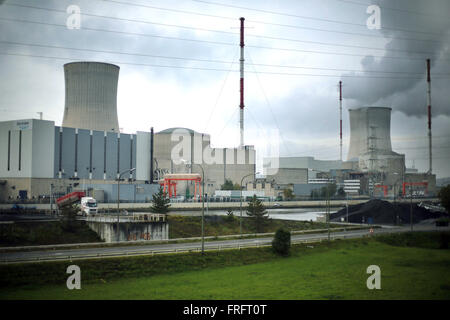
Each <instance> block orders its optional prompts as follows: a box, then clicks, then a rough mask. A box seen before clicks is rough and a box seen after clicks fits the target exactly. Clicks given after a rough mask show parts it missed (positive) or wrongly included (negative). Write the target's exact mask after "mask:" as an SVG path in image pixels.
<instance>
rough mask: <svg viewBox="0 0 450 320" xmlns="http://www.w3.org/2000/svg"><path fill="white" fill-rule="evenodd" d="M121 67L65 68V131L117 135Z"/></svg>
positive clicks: (70, 65) (79, 64) (74, 65)
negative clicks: (75, 130)
mask: <svg viewBox="0 0 450 320" xmlns="http://www.w3.org/2000/svg"><path fill="white" fill-rule="evenodd" d="M119 69H120V68H119V67H118V66H116V65H113V64H108V63H101V62H72V63H67V64H65V65H64V77H65V85H66V101H65V108H64V118H63V124H62V126H63V127H71V128H79V129H88V130H100V131H116V132H119V121H118V118H117V84H118V80H119Z"/></svg>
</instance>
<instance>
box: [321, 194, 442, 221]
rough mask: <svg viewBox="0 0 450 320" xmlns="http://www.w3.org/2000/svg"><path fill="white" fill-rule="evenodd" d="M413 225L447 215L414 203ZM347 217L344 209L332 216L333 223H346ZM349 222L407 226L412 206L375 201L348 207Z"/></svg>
mask: <svg viewBox="0 0 450 320" xmlns="http://www.w3.org/2000/svg"><path fill="white" fill-rule="evenodd" d="M412 206H413V223H418V222H420V221H423V220H428V219H437V218H439V217H442V216H447V214H446V213H442V212H432V211H429V210H427V209H425V208H422V207H419V206H417V204H414V203H413V205H412ZM346 216H347V209H346V208H343V209H341V210H339V211H338V212H335V213H333V214H331V216H330V219H331V221H336V222H340V221H341V218H344V221H345V219H346ZM348 220H349V222H354V223H368V222H372V223H375V224H392V225H394V224H397V223H398V224H407V223H409V222H410V204H409V203H395V204H393V203H390V202H388V201H384V200H379V199H374V200H370V201H368V202H365V203H361V204H357V205H351V206H348Z"/></svg>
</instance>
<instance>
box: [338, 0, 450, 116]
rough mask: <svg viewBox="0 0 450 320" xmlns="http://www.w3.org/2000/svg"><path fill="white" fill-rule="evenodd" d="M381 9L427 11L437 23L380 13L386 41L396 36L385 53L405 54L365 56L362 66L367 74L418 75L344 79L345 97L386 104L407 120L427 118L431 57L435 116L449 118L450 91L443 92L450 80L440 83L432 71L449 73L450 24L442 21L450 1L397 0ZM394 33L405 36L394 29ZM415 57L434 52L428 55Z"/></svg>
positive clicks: (382, 3)
mask: <svg viewBox="0 0 450 320" xmlns="http://www.w3.org/2000/svg"><path fill="white" fill-rule="evenodd" d="M378 4H379V5H380V7H381V8H383V6H385V7H391V8H392V7H393V6H394V5H397V6H396V8H400V9H401V10H408V11H415V12H424V13H425V12H426V13H427V14H428V13H430V14H432V15H435V16H436V17H435V18H433V16H423V15H414V14H411V13H408V14H405V13H402V12H399V11H392V10H383V9H382V12H381V21H382V25H381V32H382V34H384V35H386V36H389V37H393V39H392V40H390V41H389V42H388V43H387V45H386V49H391V50H402V51H403V52H398V53H397V52H394V51H387V53H386V56H385V57H384V58H381V59H375V58H373V57H371V56H367V57H365V58H363V59H362V60H361V66H362V68H363V70H365V71H369V70H383V71H406V72H411V73H417V75H405V74H398V75H394V74H386V76H387V77H393V76H396V77H410V78H405V79H371V78H364V79H360V78H346V77H345V78H343V82H344V83H345V87H346V88H345V97H346V98H349V99H354V100H355V104H357V105H370V104H379V103H385V104H390V106H391V107H392V108H394V109H396V110H399V111H402V112H404V113H405V114H407V115H416V116H420V115H424V114H426V108H424V106H425V103H426V102H423V100H424V99H426V95H425V94H426V86H425V84H424V83H423V82H424V79H425V71H426V59H427V58H429V59H431V64H432V88H434V89H435V90H432V94H433V101H434V103H433V111H434V114H435V115H438V114H445V115H450V108H449V105H448V104H449V102H448V99H447V96H448V92H447V90H442V88H443V87H447V88H448V87H449V85H450V80H449V79H442V78H441V77H439V76H437V77H433V73H434V72H436V73H449V72H450V67H449V64H448V61H445V59H448V57H449V56H450V55H449V53H450V52H449V44H450V38H449V36H450V33H449V31H450V20H449V19H443V18H441V16H442V14H443V13H446V12H450V2H441V1H436V0H434V1H407V0H399V1H395V3H392V1H387V0H382V1H378ZM437 16H439V17H437ZM383 26H385V28H383ZM390 28H393V29H402V30H405V31H399V30H391V29H390ZM407 30H415V31H419V33H410V32H407ZM431 33H433V35H431ZM436 34H440V35H436ZM401 38H416V39H433V40H434V41H433V42H431V41H407V40H403V39H401ZM416 52H430V54H419V53H416ZM388 56H403V57H405V59H391V58H388ZM410 58H412V59H410ZM365 75H367V76H374V74H371V73H365ZM447 78H448V76H447ZM419 101H422V103H419ZM435 105H436V106H435Z"/></svg>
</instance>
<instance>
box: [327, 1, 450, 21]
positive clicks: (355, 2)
mask: <svg viewBox="0 0 450 320" xmlns="http://www.w3.org/2000/svg"><path fill="white" fill-rule="evenodd" d="M335 1H340V2H344V3H349V4H356V5H359V6H363V7H367V6H369V5H370V3H362V2H357V1H350V0H335ZM378 6H379V7H380V8H381V9H384V10H392V11H398V12H404V13H409V14H415V15H419V16H427V17H431V18H439V19H446V20H448V17H445V16H441V15H437V14H432V13H424V12H417V11H412V10H405V9H398V8H391V7H386V6H380V5H378Z"/></svg>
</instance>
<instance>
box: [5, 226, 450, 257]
mask: <svg viewBox="0 0 450 320" xmlns="http://www.w3.org/2000/svg"><path fill="white" fill-rule="evenodd" d="M437 230H450V228H449V227H439V228H437V227H435V226H433V225H422V226H421V225H416V226H414V231H437ZM373 231H374V232H373V234H374V235H376V234H382V233H395V232H407V231H410V227H409V226H408V227H382V228H375V229H373ZM330 235H331V239H338V238H339V239H348V238H361V237H366V236H369V235H370V233H369V231H368V230H354V231H341V232H332V233H331V234H330ZM327 238H328V233H326V232H325V233H309V234H300V235H293V236H292V237H291V241H292V243H299V242H319V241H323V240H326V239H327ZM272 239H273V238H272V237H263V238H253V239H235V240H221V241H206V242H205V251H206V250H224V249H230V248H239V247H241V248H245V247H259V246H265V245H266V246H267V245H270V244H271V241H272ZM200 250H201V241H195V242H183V243H166V244H152V245H150V244H149V245H128V246H113V247H97V248H77V249H57V248H55V249H54V250H39V249H38V250H33V251H21V252H17V251H16V252H4V253H0V263H2V264H3V263H17V262H38V261H49V260H50V261H53V260H77V259H89V258H105V257H119V256H131V255H153V254H159V253H171V252H189V251H193V252H195V251H200Z"/></svg>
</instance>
